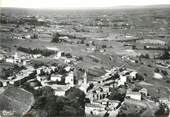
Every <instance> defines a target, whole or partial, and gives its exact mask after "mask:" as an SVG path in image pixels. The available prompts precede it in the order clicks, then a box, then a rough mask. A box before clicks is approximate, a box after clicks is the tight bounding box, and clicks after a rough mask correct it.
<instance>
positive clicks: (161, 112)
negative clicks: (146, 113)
mask: <svg viewBox="0 0 170 117" xmlns="http://www.w3.org/2000/svg"><path fill="white" fill-rule="evenodd" d="M168 114H169V108H168V106H167V105H166V104H163V103H161V104H160V105H159V109H158V110H157V111H156V112H155V116H156V117H168Z"/></svg>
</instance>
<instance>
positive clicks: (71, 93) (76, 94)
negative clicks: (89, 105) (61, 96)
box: [65, 87, 85, 108]
mask: <svg viewBox="0 0 170 117" xmlns="http://www.w3.org/2000/svg"><path fill="white" fill-rule="evenodd" d="M65 95H66V97H67V98H68V99H71V100H73V101H75V103H77V106H80V107H82V108H84V106H85V94H84V92H83V91H81V90H80V89H78V88H76V87H71V88H70V89H69V90H67V91H66V93H65ZM76 101H77V102H76Z"/></svg>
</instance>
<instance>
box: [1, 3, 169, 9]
mask: <svg viewBox="0 0 170 117" xmlns="http://www.w3.org/2000/svg"><path fill="white" fill-rule="evenodd" d="M143 8H168V9H170V4H169V5H167V4H162V5H144V6H133V5H128V6H127V5H125V6H113V7H103V8H101V7H98V8H88V9H87V8H68V9H64V8H63V9H55V8H51V9H50V8H21V7H1V6H0V10H2V9H34V10H93V9H94V10H97V9H99V10H100V9H143Z"/></svg>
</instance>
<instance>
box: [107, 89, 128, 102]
mask: <svg viewBox="0 0 170 117" xmlns="http://www.w3.org/2000/svg"><path fill="white" fill-rule="evenodd" d="M125 93H126V89H125V87H122V88H113V89H112V90H111V94H110V96H109V97H108V98H109V99H110V100H119V101H123V100H124V97H125Z"/></svg>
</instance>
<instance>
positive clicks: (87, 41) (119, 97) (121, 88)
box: [0, 14, 170, 117]
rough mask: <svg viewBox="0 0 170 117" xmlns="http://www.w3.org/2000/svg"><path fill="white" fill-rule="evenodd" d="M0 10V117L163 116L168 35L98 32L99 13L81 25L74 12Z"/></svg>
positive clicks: (169, 101) (168, 102) (169, 99)
mask: <svg viewBox="0 0 170 117" xmlns="http://www.w3.org/2000/svg"><path fill="white" fill-rule="evenodd" d="M1 17H2V18H1V24H2V28H1V34H2V37H1V38H2V39H1V40H2V41H1V42H2V44H1V45H0V47H1V48H0V66H1V69H0V70H1V71H0V72H1V74H0V117H1V116H2V117H10V116H11V117H12V116H16V117H18V116H20V117H64V116H67V117H69V115H70V114H71V116H76V117H170V114H169V112H170V111H169V110H170V109H169V108H170V87H169V86H170V85H169V83H170V77H169V74H170V69H169V68H170V62H169V61H168V60H169V57H170V54H169V47H168V45H167V42H165V41H163V40H159V39H157V40H156V39H155V40H154V41H153V40H152V39H148V37H146V35H144V34H143V35H140V36H138V37H137V36H131V35H130V36H129V34H126V35H125V36H122V34H114V35H111V34H109V36H108V37H102V36H103V35H104V34H105V33H106V32H103V30H104V31H105V30H106V29H104V28H105V27H107V25H106V24H107V22H109V19H107V17H106V16H104V18H103V17H102V18H103V19H102V18H97V19H96V20H95V21H97V23H98V22H99V21H100V22H101V23H102V21H103V22H105V23H106V24H103V25H101V24H100V23H99V25H97V24H96V25H97V26H93V25H94V24H93V25H92V27H87V28H83V26H82V25H83V23H86V22H83V23H82V24H79V25H77V24H74V23H75V22H76V21H74V20H75V19H76V18H75V19H74V18H73V19H70V20H69V21H64V19H62V17H61V19H60V17H59V18H58V20H59V21H60V22H56V21H55V20H52V18H51V19H50V18H47V17H38V16H37V17H36V16H26V17H21V18H20V19H15V20H14V19H13V20H12V21H10V18H9V17H8V16H6V15H4V14H1ZM117 17H118V16H117ZM168 18H169V17H168ZM158 19H159V17H158V18H157V19H156V20H154V22H155V23H157V22H159V20H163V19H162V17H161V18H160V19H159V20H158ZM71 20H73V21H71ZM76 20H78V19H76ZM164 20H165V19H164ZM156 21H157V22H156ZM79 22H81V19H80V21H79ZM72 25H73V27H71V26H72ZM74 25H76V26H75V27H74ZM108 25H111V26H113V27H116V28H120V30H122V29H124V30H127V29H128V28H129V27H130V25H132V24H128V23H127V22H125V21H124V20H121V19H120V21H119V20H114V23H113V24H108ZM102 26H103V27H102ZM70 27H71V28H73V29H74V30H75V32H76V33H75V32H74V33H73V31H72V30H73V29H70ZM84 27H85V26H84ZM131 27H132V28H133V25H132V26H131ZM116 28H115V30H118V29H116ZM70 30H71V31H72V32H71V31H70ZM82 32H83V34H84V35H80V33H82ZM86 33H89V34H86ZM91 33H92V34H94V35H95V34H98V33H99V34H100V33H101V34H102V36H101V37H99V36H96V37H91V38H90V36H91V35H92V34H91ZM150 33H151V32H150ZM148 35H149V34H148ZM148 35H147V36H148ZM154 35H155V34H154ZM158 36H160V35H158ZM162 36H163V37H162ZM7 38H8V40H5V39H7ZM112 38H115V40H114V41H113V40H110V39H112ZM161 38H169V36H168V35H167V34H165V35H161ZM100 41H101V42H100ZM134 43H135V44H134ZM150 50H151V51H152V52H150ZM148 51H149V52H148ZM153 51H155V52H153ZM158 51H159V52H160V51H161V52H160V53H158ZM162 51H163V52H162ZM113 53H114V54H113ZM165 59H166V60H165ZM53 97H54V100H53ZM48 99H49V100H48ZM63 100H64V101H63ZM48 102H49V103H48ZM71 103H74V104H77V107H75V106H74V105H71ZM50 104H51V105H50ZM60 106H61V107H60ZM50 107H51V108H50ZM52 107H53V109H52ZM78 108H79V110H78ZM45 111H46V112H45ZM67 114H68V115H67Z"/></svg>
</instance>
